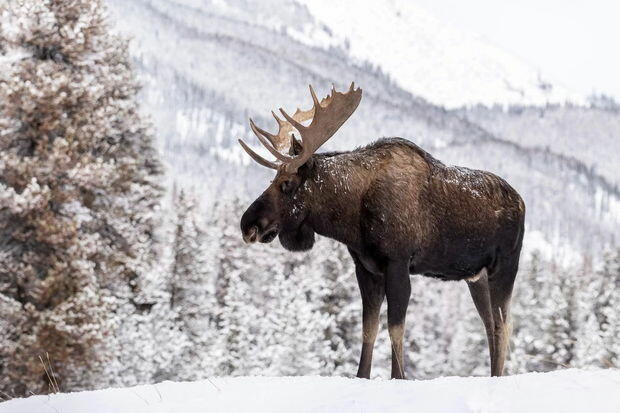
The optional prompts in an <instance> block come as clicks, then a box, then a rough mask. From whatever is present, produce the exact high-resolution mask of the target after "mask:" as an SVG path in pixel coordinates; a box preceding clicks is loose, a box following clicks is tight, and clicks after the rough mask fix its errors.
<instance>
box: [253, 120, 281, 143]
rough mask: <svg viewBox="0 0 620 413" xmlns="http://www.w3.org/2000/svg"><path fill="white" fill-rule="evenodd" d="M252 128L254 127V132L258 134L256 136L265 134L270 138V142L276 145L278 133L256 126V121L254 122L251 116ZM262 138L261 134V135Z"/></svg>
mask: <svg viewBox="0 0 620 413" xmlns="http://www.w3.org/2000/svg"><path fill="white" fill-rule="evenodd" d="M250 128H252V131H253V132H254V134H256V136H259V134H260V135H263V136H264V137H265V138H267V139H268V140H269V143H270V144H272V145H273V146H276V139H277V138H278V137H277V136H276V135H274V134H272V133H269V132H267V131H266V130H264V129H262V128H260V127H258V126H256V123H254V121H253V120H252V119H251V118H250ZM259 138H260V136H259Z"/></svg>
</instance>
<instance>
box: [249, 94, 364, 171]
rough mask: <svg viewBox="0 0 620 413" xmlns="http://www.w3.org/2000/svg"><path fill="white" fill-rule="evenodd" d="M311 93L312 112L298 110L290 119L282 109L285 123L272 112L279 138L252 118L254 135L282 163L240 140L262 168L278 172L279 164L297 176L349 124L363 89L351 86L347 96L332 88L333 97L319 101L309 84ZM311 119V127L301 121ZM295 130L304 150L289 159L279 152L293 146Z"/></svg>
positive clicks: (331, 95) (251, 123)
mask: <svg viewBox="0 0 620 413" xmlns="http://www.w3.org/2000/svg"><path fill="white" fill-rule="evenodd" d="M310 94H311V95H312V101H313V102H314V105H313V107H312V109H310V110H306V111H302V110H300V109H297V110H296V111H295V113H294V114H293V116H289V115H288V114H287V113H286V112H285V111H284V110H283V109H282V108H280V112H281V113H282V116H284V118H285V119H286V121H283V120H282V119H280V118H279V117H278V116H277V115H276V114H275V113H273V112H271V114H272V115H273V117H274V118H275V119H276V121H277V122H278V126H279V129H278V133H277V134H276V135H274V134H271V133H269V132H267V131H265V130H263V129H261V128H259V127H258V126H256V124H255V123H254V121H253V120H252V119H250V128H252V131H253V132H254V134H255V135H256V136H257V137H258V139H259V140H260V142H261V143H262V144H263V145H264V146H265V147H266V148H267V150H268V151H269V152H271V154H272V155H273V156H275V157H276V159H277V160H278V161H280V162H281V164H278V163H275V162H271V161H268V160H266V159H265V158H263V157H261V156H260V155H258V154H257V153H256V152H254V151H253V150H252V149H250V148H249V147H248V146H247V145H246V144H245V142H243V141H242V140H241V139H239V143H240V144H241V146H242V147H243V149H244V150H245V151H246V152H247V153H248V155H250V156H251V157H252V159H254V160H255V161H256V162H258V163H259V164H260V165H263V166H266V167H267V168H272V169H278V168H279V167H280V165H284V166H285V168H286V170H287V172H289V173H295V172H296V171H297V169H298V168H299V167H300V166H302V165H303V164H304V163H306V161H308V159H310V157H311V156H312V154H313V153H315V152H316V151H317V149H319V148H320V147H321V145H323V144H324V143H325V142H327V140H328V139H329V138H331V137H332V136H333V135H334V133H336V131H337V130H338V129H339V128H340V127H341V126H342V125H343V124H344V122H346V120H347V119H348V118H349V116H351V114H353V112H354V111H355V109H357V106H358V105H359V103H360V100H361V99H362V89H360V88H357V89H355V83H351V87H350V88H349V90H348V91H347V92H346V93H341V92H337V91H336V89H335V88H333V87H332V91H331V94H330V95H328V96H327V97H325V98H324V99H323V100H321V102H319V100H318V99H317V97H316V94H315V93H314V89H313V88H312V85H310ZM308 119H312V122H311V123H310V125H308V126H304V125H303V124H302V123H301V122H304V121H307V120H308ZM293 129H297V130H298V131H299V134H300V135H301V142H300V144H301V147H302V150H301V153H299V154H298V155H297V156H287V155H284V154H282V152H280V150H282V149H283V148H284V147H285V146H286V143H287V142H290V144H291V145H293V140H294V139H295V138H294V136H293V135H292V132H293Z"/></svg>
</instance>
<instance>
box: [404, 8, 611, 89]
mask: <svg viewBox="0 0 620 413" xmlns="http://www.w3.org/2000/svg"><path fill="white" fill-rule="evenodd" d="M412 1H413V2H414V3H416V4H418V5H419V6H421V7H422V8H424V9H426V10H427V11H429V12H430V13H431V14H433V15H435V17H437V18H438V19H439V20H441V21H443V22H446V23H449V24H453V25H454V26H456V27H458V28H460V29H462V30H465V31H468V32H470V33H474V34H478V35H480V36H482V37H483V38H484V39H485V40H487V41H489V42H490V43H492V44H494V45H496V46H499V47H500V48H502V49H504V50H505V51H507V52H509V53H511V54H513V55H515V56H517V57H520V58H521V59H523V60H524V61H526V62H528V63H530V64H531V65H532V66H533V67H535V68H537V69H539V70H540V71H541V73H542V75H543V77H544V78H546V79H548V80H550V81H551V82H552V83H553V82H555V83H560V84H562V85H564V86H566V87H568V88H569V89H571V90H573V91H575V92H577V93H581V94H584V95H589V94H590V93H592V92H597V93H601V92H602V93H605V94H607V95H611V96H613V97H614V98H615V100H616V101H620V1H618V0H616V1H612V0H590V1H586V0H412Z"/></svg>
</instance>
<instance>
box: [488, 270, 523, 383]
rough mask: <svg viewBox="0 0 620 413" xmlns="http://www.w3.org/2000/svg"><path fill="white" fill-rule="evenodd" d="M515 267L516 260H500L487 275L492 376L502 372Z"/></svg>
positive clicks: (507, 337)
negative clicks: (489, 302)
mask: <svg viewBox="0 0 620 413" xmlns="http://www.w3.org/2000/svg"><path fill="white" fill-rule="evenodd" d="M517 269H518V263H517V261H512V262H505V263H503V262H500V264H499V266H498V267H497V268H496V270H495V271H494V272H493V273H492V274H491V275H490V276H489V296H490V298H491V312H492V314H493V340H494V344H495V348H494V352H493V356H492V357H493V362H492V363H491V366H492V367H491V375H492V376H501V375H502V374H503V373H504V362H505V360H506V356H507V352H508V342H509V339H510V299H511V297H512V288H513V285H514V281H515V277H516V275H517Z"/></svg>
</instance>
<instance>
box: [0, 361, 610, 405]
mask: <svg viewBox="0 0 620 413" xmlns="http://www.w3.org/2000/svg"><path fill="white" fill-rule="evenodd" d="M619 383H620V371H618V370H598V371H582V370H564V371H556V372H553V373H529V374H524V375H519V376H510V377H500V378H486V377H444V378H438V379H434V380H421V381H398V380H389V381H388V380H360V379H346V378H338V377H234V378H231V377H221V378H214V379H211V380H205V381H198V382H187V383H173V382H164V383H160V384H153V385H146V386H137V387H132V388H122V389H108V390H99V391H90V392H81V393H68V394H54V395H51V396H32V397H29V398H27V399H15V400H10V401H8V402H4V403H0V413H31V412H38V411H41V412H44V411H50V412H51V411H56V412H62V413H82V412H85V411H88V412H90V413H129V412H132V413H143V412H144V413H160V412H161V413H164V412H185V413H194V412H196V413H197V412H201V413H202V412H205V411H209V412H342V413H345V412H356V413H357V412H360V411H361V412H410V411H420V412H425V413H432V412H451V413H459V412H463V413H465V412H478V413H483V412H502V413H510V412H519V413H521V412H530V413H535V412H545V413H548V412H563V413H570V412H580V413H581V412H586V411H596V412H598V413H606V412H610V413H611V412H614V413H615V412H617V409H618V406H619V405H620V393H618V391H617V389H618V385H619Z"/></svg>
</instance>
